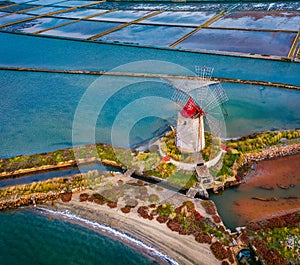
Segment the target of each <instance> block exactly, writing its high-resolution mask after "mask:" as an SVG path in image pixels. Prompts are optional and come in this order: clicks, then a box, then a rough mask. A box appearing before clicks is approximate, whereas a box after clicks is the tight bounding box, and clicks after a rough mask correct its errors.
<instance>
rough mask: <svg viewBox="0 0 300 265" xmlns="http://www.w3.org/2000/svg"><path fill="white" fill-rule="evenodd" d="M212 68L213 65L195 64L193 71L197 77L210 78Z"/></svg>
mask: <svg viewBox="0 0 300 265" xmlns="http://www.w3.org/2000/svg"><path fill="white" fill-rule="evenodd" d="M213 71H214V68H213V67H207V66H205V65H204V66H200V65H196V66H195V72H196V74H197V76H198V78H199V79H203V80H210V78H211V76H212V74H213Z"/></svg>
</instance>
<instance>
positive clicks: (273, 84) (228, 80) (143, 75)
mask: <svg viewBox="0 0 300 265" xmlns="http://www.w3.org/2000/svg"><path fill="white" fill-rule="evenodd" d="M1 70H4V71H21V72H40V73H57V74H84V75H96V76H101V75H107V76H128V77H140V78H166V79H172V78H173V79H184V80H197V78H198V77H197V76H183V75H170V74H149V73H131V72H105V71H89V70H57V69H42V68H25V67H3V66H0V71H1ZM211 80H212V81H216V82H225V83H238V84H247V85H257V86H270V87H277V88H285V89H293V90H299V91H300V86H296V85H289V84H284V83H277V82H266V81H260V80H242V79H234V78H224V77H212V78H211Z"/></svg>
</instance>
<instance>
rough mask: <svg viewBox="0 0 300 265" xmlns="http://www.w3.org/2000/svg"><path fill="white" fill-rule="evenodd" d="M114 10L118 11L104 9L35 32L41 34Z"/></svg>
mask: <svg viewBox="0 0 300 265" xmlns="http://www.w3.org/2000/svg"><path fill="white" fill-rule="evenodd" d="M113 11H116V9H111V10H108V11H105V12H103V11H102V12H99V13H97V14H94V15H89V16H86V17H83V18H79V19H74V20H73V21H69V22H66V23H63V24H59V25H55V26H53V27H50V28H46V29H42V30H39V31H36V32H34V33H33V34H40V33H42V32H46V31H48V30H52V29H56V28H60V27H63V26H67V25H70V24H74V23H76V22H79V21H82V20H88V19H90V18H93V17H96V16H99V15H103V14H107V13H110V12H113ZM89 21H90V20H89Z"/></svg>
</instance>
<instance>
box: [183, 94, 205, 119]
mask: <svg viewBox="0 0 300 265" xmlns="http://www.w3.org/2000/svg"><path fill="white" fill-rule="evenodd" d="M180 114H181V115H182V116H183V117H185V118H196V117H198V116H201V115H203V111H202V109H201V108H200V107H199V106H198V105H197V104H196V103H195V102H194V100H193V98H192V97H190V99H189V100H188V102H187V103H186V104H185V106H184V107H183V109H182V110H181V111H180Z"/></svg>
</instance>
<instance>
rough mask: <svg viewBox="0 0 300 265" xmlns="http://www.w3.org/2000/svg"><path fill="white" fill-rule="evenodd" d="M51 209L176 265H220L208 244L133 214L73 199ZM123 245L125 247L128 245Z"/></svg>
mask: <svg viewBox="0 0 300 265" xmlns="http://www.w3.org/2000/svg"><path fill="white" fill-rule="evenodd" d="M55 209H56V210H59V211H65V210H68V211H70V212H71V213H72V214H75V215H77V216H80V217H82V218H87V219H89V220H92V221H95V222H97V223H101V224H106V225H108V226H110V227H113V228H115V229H117V230H118V231H121V232H123V233H126V234H127V235H130V236H132V237H134V238H136V239H138V240H140V241H141V242H143V243H144V244H146V245H148V246H152V247H154V248H155V249H156V250H158V251H159V252H161V253H162V254H164V255H166V256H168V257H170V258H171V259H173V260H175V261H176V262H178V264H187V265H188V264H190V265H192V264H193V265H194V264H199V265H201V264H203V265H210V264H211V265H215V264H221V262H220V261H219V260H217V259H216V258H215V257H214V255H213V254H212V252H211V251H210V248H209V245H208V244H199V243H197V242H196V241H195V239H194V237H193V236H184V235H179V234H178V233H176V232H172V231H171V230H169V229H168V228H167V226H166V224H160V223H158V222H157V221H156V220H152V221H149V220H145V219H143V218H141V217H139V216H138V214H137V213H135V212H132V213H128V214H124V213H122V212H121V211H120V210H116V209H110V208H109V207H107V206H105V205H104V206H99V205H97V204H95V203H90V202H84V203H82V202H79V201H78V200H76V198H75V199H73V200H72V201H71V202H69V203H58V204H56V207H55ZM81 225H82V224H81ZM119 240H120V238H119ZM125 243H127V244H128V242H125ZM130 245H131V244H130ZM139 250H140V251H141V250H142V249H139ZM142 251H143V250H142ZM146 253H147V252H146ZM148 254H149V253H148ZM160 264H161V261H160ZM166 264H168V263H166Z"/></svg>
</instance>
